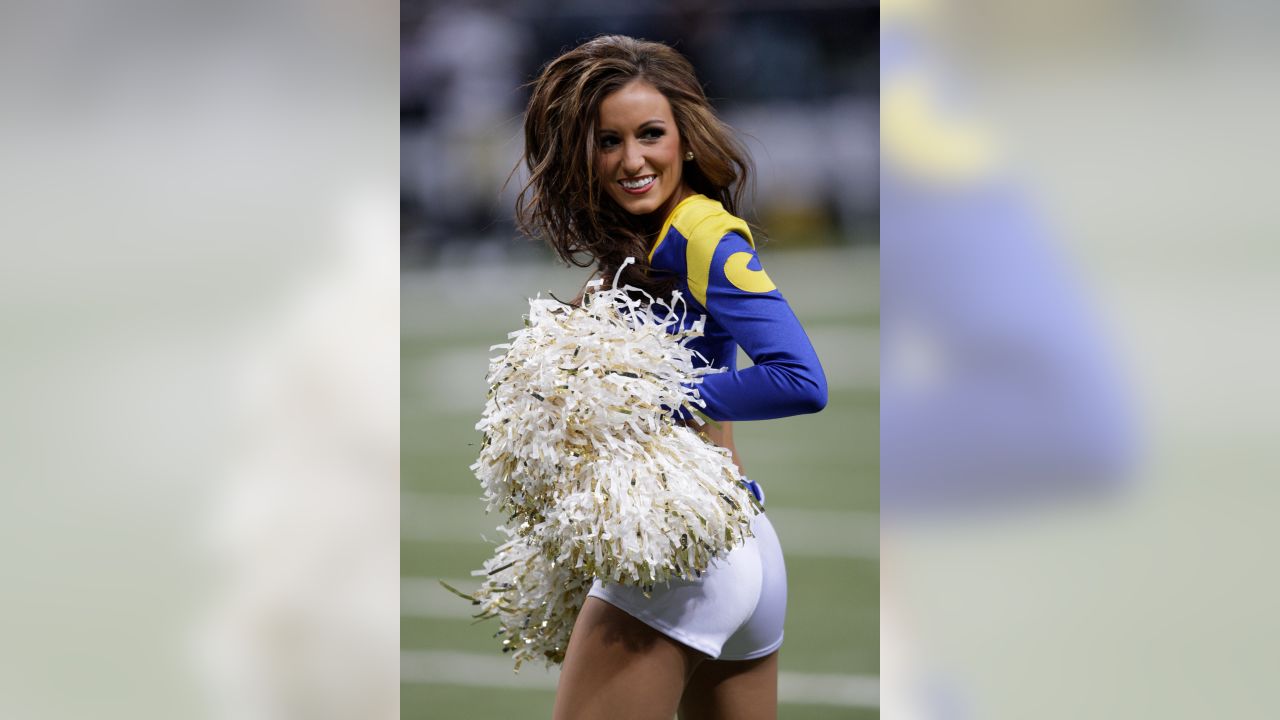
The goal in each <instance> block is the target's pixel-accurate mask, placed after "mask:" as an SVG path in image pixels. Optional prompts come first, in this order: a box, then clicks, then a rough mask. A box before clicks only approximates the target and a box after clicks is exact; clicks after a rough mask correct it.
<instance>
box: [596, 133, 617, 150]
mask: <svg viewBox="0 0 1280 720" xmlns="http://www.w3.org/2000/svg"><path fill="white" fill-rule="evenodd" d="M617 144H618V138H616V137H613V136H612V135H605V136H604V137H602V138H600V149H601V150H608V149H609V148H612V147H615V146H616V145H617Z"/></svg>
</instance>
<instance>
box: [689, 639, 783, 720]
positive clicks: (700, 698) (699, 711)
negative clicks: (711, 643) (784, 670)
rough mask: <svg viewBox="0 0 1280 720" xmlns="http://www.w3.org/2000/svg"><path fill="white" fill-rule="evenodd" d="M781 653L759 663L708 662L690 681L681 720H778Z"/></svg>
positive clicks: (735, 661) (746, 661)
mask: <svg viewBox="0 0 1280 720" xmlns="http://www.w3.org/2000/svg"><path fill="white" fill-rule="evenodd" d="M777 717H778V653H777V651H774V652H772V653H770V654H768V655H766V656H764V657H762V658H757V659H755V660H708V661H706V662H704V663H702V664H700V665H698V667H697V669H695V670H694V672H693V677H691V678H689V683H688V685H687V686H686V687H685V690H684V697H683V698H681V700H680V720H777Z"/></svg>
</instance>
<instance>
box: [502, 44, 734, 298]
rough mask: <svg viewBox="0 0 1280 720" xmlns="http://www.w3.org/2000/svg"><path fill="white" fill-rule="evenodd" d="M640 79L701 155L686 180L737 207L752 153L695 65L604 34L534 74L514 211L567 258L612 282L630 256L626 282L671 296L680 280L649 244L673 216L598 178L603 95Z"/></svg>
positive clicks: (659, 48)
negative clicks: (632, 202) (639, 207)
mask: <svg viewBox="0 0 1280 720" xmlns="http://www.w3.org/2000/svg"><path fill="white" fill-rule="evenodd" d="M636 79H641V80H644V81H646V82H648V83H650V84H651V85H653V86H654V87H655V88H657V89H658V91H659V92H661V93H662V94H663V95H664V96H665V97H666V98H667V101H668V102H670V103H671V114H672V116H673V117H674V118H675V122H676V126H677V128H678V130H679V132H680V139H681V142H682V143H683V146H684V149H685V150H690V151H692V152H693V156H694V159H693V160H690V161H685V162H684V167H683V169H682V177H683V179H684V182H685V183H686V184H687V185H688V186H689V187H690V188H692V189H693V191H694V192H697V193H701V194H703V195H706V196H707V197H710V198H712V199H714V200H719V201H720V202H721V203H722V204H723V205H724V208H725V209H726V210H728V211H729V212H730V213H733V214H734V215H739V211H738V208H739V207H740V205H741V201H742V196H743V191H744V187H745V186H746V185H747V183H748V179H749V178H750V176H751V172H752V168H751V160H750V156H749V155H748V154H747V151H746V149H745V148H744V147H743V146H742V144H741V143H740V142H739V141H738V140H737V139H736V138H734V136H733V132H732V130H730V128H729V126H727V125H725V124H724V123H723V122H722V121H721V120H720V119H719V118H718V117H716V114H715V111H714V110H713V109H712V108H711V103H710V102H708V100H707V96H706V93H704V92H703V90H702V85H701V84H700V83H699V82H698V78H697V76H696V75H695V74H694V72H693V66H692V65H691V64H690V63H689V61H688V60H686V59H685V58H684V56H683V55H681V54H680V53H678V52H676V51H675V50H673V49H672V48H670V47H668V46H666V45H663V44H662V43H656V42H648V41H644V40H636V39H634V38H630V37H626V36H623V35H604V36H601V37H597V38H594V39H592V40H589V41H587V42H585V43H583V44H582V45H579V46H578V47H576V48H574V49H573V50H570V51H569V52H566V53H564V54H563V55H561V56H559V57H557V58H555V59H554V60H552V61H551V62H549V63H547V64H546V65H545V66H543V68H542V71H541V73H539V75H538V77H537V79H536V80H534V81H533V83H532V85H533V94H532V97H530V99H529V108H528V110H527V111H526V113H525V119H524V137H525V145H524V156H523V157H522V158H521V161H522V162H523V163H524V164H525V166H526V167H527V168H528V170H529V181H528V182H527V183H526V184H525V186H524V187H523V188H522V189H521V191H520V194H519V196H518V197H517V199H516V219H517V223H518V226H519V228H520V230H521V231H522V232H524V233H525V234H526V235H528V236H530V237H534V238H537V237H541V238H542V239H543V240H544V241H545V242H546V243H547V244H548V245H549V246H550V247H551V249H552V250H554V251H555V253H556V255H557V256H558V257H559V258H560V259H561V260H562V261H564V262H565V263H566V264H573V265H576V266H578V267H595V268H596V269H597V271H598V272H599V274H600V275H601V276H603V277H605V278H606V282H610V281H612V280H613V276H614V274H615V273H616V272H617V271H618V268H619V267H620V266H621V265H622V263H623V262H624V261H625V260H626V258H628V257H633V258H635V259H636V262H635V264H634V265H630V266H628V267H627V268H626V269H625V270H624V271H623V274H622V281H623V282H626V283H630V284H631V285H634V286H636V287H639V288H642V289H644V290H647V291H649V292H651V293H654V294H657V295H666V294H667V293H668V292H669V291H670V289H671V287H672V286H673V285H674V283H675V279H674V278H671V277H666V276H663V275H661V274H659V273H656V272H654V271H653V270H652V269H651V268H650V266H649V250H650V248H651V246H652V245H653V243H654V241H655V240H656V239H657V232H658V230H659V228H660V225H661V222H662V221H663V220H665V218H658V219H657V222H658V227H655V226H654V219H653V218H645V217H642V216H636V215H632V214H631V213H628V212H627V211H626V210H624V209H622V208H621V207H619V206H618V204H617V203H616V202H614V201H613V199H612V198H610V197H608V195H607V194H606V193H605V192H604V190H603V188H602V187H601V184H600V183H599V182H598V180H597V178H596V170H595V168H596V152H597V150H596V148H597V143H596V124H597V122H598V120H599V115H600V103H601V102H602V101H603V100H604V98H605V97H606V96H608V95H609V94H610V93H613V92H615V91H617V90H619V89H620V88H622V87H623V86H624V85H626V84H627V83H629V82H631V81H632V80H636ZM518 168H519V165H517V169H518ZM513 174H514V171H513Z"/></svg>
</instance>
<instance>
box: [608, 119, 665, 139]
mask: <svg viewBox="0 0 1280 720" xmlns="http://www.w3.org/2000/svg"><path fill="white" fill-rule="evenodd" d="M666 124H667V121H666V120H663V119H662V118H652V119H649V120H645V121H644V122H642V123H640V125H639V126H638V128H637V129H639V130H643V129H645V128H647V127H649V126H650V125H662V126H664V127H665V126H666ZM596 132H599V133H600V134H604V133H614V134H615V135H616V134H617V133H618V131H617V130H614V129H613V128H611V127H602V128H599V129H598V130H597V131H596Z"/></svg>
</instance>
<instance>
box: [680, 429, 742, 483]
mask: <svg viewBox="0 0 1280 720" xmlns="http://www.w3.org/2000/svg"><path fill="white" fill-rule="evenodd" d="M687 424H688V425H690V426H692V427H693V428H694V429H695V430H697V431H698V433H699V434H700V435H702V436H703V437H705V438H707V439H708V440H710V441H711V442H713V443H715V444H716V445H719V446H720V447H722V448H725V449H726V450H728V451H729V452H730V453H732V454H733V464H734V465H737V466H738V471H739V472H741V473H742V474H743V475H746V474H747V471H746V470H744V469H743V467H742V459H741V458H739V457H738V448H737V447H735V446H734V444H733V423H732V422H728V421H725V422H708V423H704V424H702V425H701V426H699V425H697V424H696V423H693V422H690V423H687Z"/></svg>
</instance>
